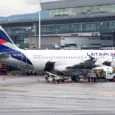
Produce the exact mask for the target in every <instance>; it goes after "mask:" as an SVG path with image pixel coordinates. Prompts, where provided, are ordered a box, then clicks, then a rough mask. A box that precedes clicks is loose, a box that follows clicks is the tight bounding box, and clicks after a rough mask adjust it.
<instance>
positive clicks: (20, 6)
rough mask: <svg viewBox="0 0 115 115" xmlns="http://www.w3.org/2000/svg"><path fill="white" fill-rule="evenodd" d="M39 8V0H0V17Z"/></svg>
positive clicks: (33, 10)
mask: <svg viewBox="0 0 115 115" xmlns="http://www.w3.org/2000/svg"><path fill="white" fill-rule="evenodd" d="M39 10H40V4H39V0H0V17H1V16H2V17H3V16H10V15H15V14H26V13H33V12H37V11H39Z"/></svg>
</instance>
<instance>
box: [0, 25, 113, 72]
mask: <svg viewBox="0 0 115 115" xmlns="http://www.w3.org/2000/svg"><path fill="white" fill-rule="evenodd" d="M114 57H115V51H114V50H23V49H20V48H18V47H17V46H16V45H15V44H14V42H13V41H12V39H11V38H10V37H9V36H8V34H7V33H6V32H5V30H4V29H3V28H2V26H0V63H1V64H5V65H9V66H14V67H18V66H21V68H24V69H28V70H35V71H49V72H50V71H57V72H69V71H75V70H76V69H87V68H90V69H91V68H94V67H96V66H103V65H107V66H112V67H114V68H115V61H114Z"/></svg>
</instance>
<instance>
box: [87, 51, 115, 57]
mask: <svg viewBox="0 0 115 115" xmlns="http://www.w3.org/2000/svg"><path fill="white" fill-rule="evenodd" d="M88 55H90V56H91V57H105V56H112V57H115V52H91V53H90V54H89V53H88Z"/></svg>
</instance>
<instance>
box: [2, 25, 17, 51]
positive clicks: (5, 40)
mask: <svg viewBox="0 0 115 115" xmlns="http://www.w3.org/2000/svg"><path fill="white" fill-rule="evenodd" d="M0 49H1V50H10V49H14V50H16V49H17V46H16V45H15V44H14V42H13V41H12V40H11V38H10V37H9V36H8V34H7V33H6V32H5V30H4V29H3V28H2V26H0Z"/></svg>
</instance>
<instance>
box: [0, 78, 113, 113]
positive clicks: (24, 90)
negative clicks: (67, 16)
mask: <svg viewBox="0 0 115 115" xmlns="http://www.w3.org/2000/svg"><path fill="white" fill-rule="evenodd" d="M114 89H115V83H114V82H101V83H92V84H89V83H66V84H48V83H45V80H44V78H43V77H40V81H39V82H38V77H35V76H29V77H27V76H25V77H24V76H1V77H0V115H10V114H11V115H26V114H28V115H76V114H78V115H97V114H98V115H99V114H100V115H115V109H114V108H115V91H114Z"/></svg>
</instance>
